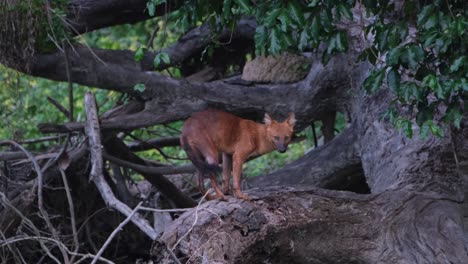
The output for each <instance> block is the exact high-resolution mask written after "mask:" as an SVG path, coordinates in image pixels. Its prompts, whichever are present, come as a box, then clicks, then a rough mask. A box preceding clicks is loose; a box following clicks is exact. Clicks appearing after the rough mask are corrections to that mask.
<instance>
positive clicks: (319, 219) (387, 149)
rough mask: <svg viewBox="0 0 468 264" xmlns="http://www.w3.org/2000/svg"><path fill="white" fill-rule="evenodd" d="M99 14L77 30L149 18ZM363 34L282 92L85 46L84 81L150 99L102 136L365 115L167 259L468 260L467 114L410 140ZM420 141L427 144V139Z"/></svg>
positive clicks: (209, 217) (52, 74) (183, 238)
mask: <svg viewBox="0 0 468 264" xmlns="http://www.w3.org/2000/svg"><path fill="white" fill-rule="evenodd" d="M74 2H75V3H78V2H79V3H81V4H84V3H88V1H79V0H76V1H74ZM107 2H113V3H117V2H118V3H120V4H121V5H122V6H121V7H120V8H119V9H120V10H125V9H126V8H133V6H131V5H130V3H138V6H136V7H135V8H136V9H138V8H139V9H140V10H141V9H142V7H141V5H142V4H143V2H142V1H130V2H128V3H127V2H125V1H120V0H113V1H106V3H107ZM124 2H125V3H124ZM89 3H90V2H89ZM91 5H94V7H93V10H90V12H89V13H87V14H88V15H87V16H88V18H85V17H86V14H84V15H83V14H82V17H81V18H83V19H84V20H86V22H82V23H81V22H80V21H81V20H80V19H79V18H74V17H72V18H71V19H74V20H76V21H77V22H76V25H75V26H76V28H81V29H80V30H82V31H78V32H84V31H87V30H92V29H95V28H99V27H101V26H107V25H109V24H110V23H113V24H118V23H123V22H125V21H126V22H132V21H133V20H132V19H134V20H140V19H145V15H141V14H140V15H141V16H138V15H135V16H134V17H133V18H125V19H123V20H120V19H119V18H117V16H116V15H111V17H104V18H103V21H95V22H92V21H91V20H92V19H91V18H90V17H91V16H93V14H97V13H99V12H100V8H101V7H102V6H101V7H100V4H98V3H94V2H93V3H91ZM143 8H144V7H143ZM132 10H133V9H132ZM101 11H102V10H101ZM93 12H94V13H93ZM132 12H133V11H132ZM115 14H118V12H117V13H115ZM88 20H89V21H88ZM80 23H81V24H80ZM356 25H357V24H356ZM356 25H354V26H353V25H351V24H349V25H345V26H349V28H348V27H345V28H346V29H348V31H349V40H350V45H349V51H348V52H347V54H346V55H337V56H335V57H334V58H332V59H331V60H330V62H329V63H328V64H327V65H323V64H322V63H321V62H320V59H319V58H318V56H315V57H313V60H312V66H311V70H310V73H309V74H308V76H307V77H306V78H305V79H304V80H303V81H301V82H298V83H292V84H281V85H274V84H253V85H249V86H247V85H241V84H239V83H242V82H239V80H238V79H236V78H238V77H234V78H231V79H227V80H219V81H214V82H191V81H188V80H185V79H174V78H170V77H167V76H163V75H161V74H158V73H155V72H150V71H148V70H152V69H151V68H148V66H145V65H146V64H147V60H148V59H149V58H151V56H154V55H155V54H148V55H146V57H145V58H144V60H143V63H136V62H134V58H133V53H132V52H130V51H108V50H100V49H88V48H86V47H83V46H76V47H75V53H72V54H70V63H71V66H72V67H71V72H72V76H73V81H74V82H77V83H80V84H84V85H89V86H97V87H100V88H103V89H108V90H115V91H120V92H126V93H130V94H133V95H135V96H136V97H138V98H139V99H141V101H143V102H144V103H141V104H137V105H138V106H137V107H136V108H135V104H134V103H131V104H129V105H128V106H124V107H122V109H123V112H121V114H115V115H113V116H108V117H106V118H105V119H103V120H102V124H101V125H102V129H103V130H107V131H109V130H110V131H113V130H132V129H135V128H140V127H145V126H150V125H154V124H163V123H167V122H171V121H176V120H182V119H185V118H187V117H188V116H189V115H190V114H191V113H193V112H195V111H198V110H202V109H205V108H208V107H215V108H219V109H224V110H227V111H230V112H233V113H235V114H237V115H240V116H244V117H249V118H251V119H256V120H259V119H260V118H261V116H263V113H264V112H265V111H266V112H270V113H273V114H274V115H278V116H280V117H281V116H283V117H284V116H285V114H286V113H288V112H290V111H294V112H295V113H296V118H297V119H298V123H297V127H296V129H297V131H301V130H302V129H303V128H304V127H306V126H307V125H308V124H310V123H311V122H312V121H315V120H320V119H323V118H324V116H326V113H329V112H334V111H342V110H343V109H345V108H346V109H348V110H349V115H350V116H351V117H352V118H351V120H352V122H351V124H349V127H348V128H347V129H346V130H345V131H344V132H343V133H342V134H340V135H337V136H336V137H335V138H333V139H331V135H332V133H328V132H330V131H328V132H327V134H328V135H327V138H328V139H329V140H330V141H329V142H327V143H326V144H325V145H323V146H321V147H319V148H317V149H315V150H313V151H311V152H310V153H308V154H306V155H305V156H304V157H302V158H300V159H299V160H297V161H295V162H292V163H291V164H289V165H287V166H285V167H284V168H282V169H280V170H278V171H276V172H272V173H270V174H268V175H264V176H260V177H258V178H255V179H251V180H248V181H247V185H248V186H250V187H251V188H252V189H251V190H250V191H247V193H248V194H249V195H250V196H252V197H254V199H253V201H252V202H247V201H241V200H237V199H233V198H230V199H229V200H228V201H226V202H224V201H210V202H206V203H203V204H201V205H199V206H196V207H195V208H193V209H192V210H190V211H188V212H186V213H185V214H183V215H182V216H180V217H179V218H178V219H177V220H175V221H174V222H173V223H172V224H171V225H170V226H169V228H168V229H167V230H166V231H165V232H164V235H163V236H162V237H160V238H159V239H158V240H157V241H156V242H155V245H154V247H153V252H152V253H153V257H154V260H155V261H156V262H158V263H172V262H176V261H175V258H179V259H180V260H181V261H183V262H184V263H257V262H267V263H468V249H467V244H466V242H465V232H464V229H463V220H464V218H463V217H464V215H463V213H464V211H466V208H464V206H465V205H466V202H465V200H466V195H465V192H466V191H465V190H466V189H467V188H465V187H466V186H468V184H467V182H468V181H467V180H468V174H467V172H468V162H467V160H468V129H467V126H466V125H467V123H466V122H467V120H466V117H465V118H464V120H463V122H462V127H461V129H459V130H452V131H450V132H449V133H446V134H447V136H445V137H442V138H437V137H429V138H428V139H427V140H422V139H420V138H418V137H417V136H416V137H414V138H407V137H406V136H404V135H403V134H402V133H400V132H399V131H397V130H396V129H395V128H394V127H392V126H391V125H390V124H388V123H387V122H386V121H385V120H383V119H382V118H381V113H382V112H383V111H384V110H385V109H387V108H388V106H389V103H390V101H391V100H392V99H393V96H392V94H391V93H390V91H389V90H388V89H385V87H383V89H382V91H381V92H379V93H377V94H375V95H368V94H366V93H365V92H364V91H362V90H361V89H360V87H361V85H362V83H363V80H364V79H365V78H366V77H367V75H368V71H369V69H370V65H369V63H367V62H356V61H357V54H359V52H360V51H362V50H363V49H364V48H365V47H367V46H368V40H367V39H365V38H363V37H362V30H361V27H360V26H359V25H357V26H356ZM252 29H254V26H253V27H252V24H251V23H246V24H245V25H239V26H238V28H237V32H244V33H239V36H242V37H246V38H251V36H252V35H253V31H252ZM353 31H355V32H353ZM206 32H207V31H205V28H204V27H203V26H202V27H200V28H198V29H194V30H193V31H191V33H188V34H187V35H186V39H185V41H184V38H182V39H181V40H180V41H179V42H177V43H176V44H174V46H172V47H173V49H170V48H168V49H167V51H168V52H169V53H170V56H171V61H173V60H172V58H175V59H176V61H177V60H179V61H184V60H185V59H187V58H190V57H191V56H192V55H193V54H196V53H197V52H198V51H199V49H200V48H202V47H205V46H206V45H208V43H209V42H207V41H206V40H205V41H202V39H203V36H206V35H205V33H206ZM190 34H192V35H190ZM181 47H186V48H189V50H188V51H187V52H183V55H182V56H181V57H179V59H177V57H176V54H175V51H176V50H178V49H179V48H181ZM173 56H175V57H173ZM63 63H64V62H63V60H62V54H60V53H56V54H37V55H36V56H35V62H33V65H32V67H31V74H33V75H35V76H41V77H45V78H49V79H53V80H61V81H63V80H66V72H65V67H63V65H64V64H63ZM162 67H167V65H165V66H162ZM138 83H144V84H145V91H143V92H141V93H139V92H136V91H134V90H133V87H134V85H135V84H138ZM384 83H385V82H384ZM129 109H131V110H129ZM275 118H276V116H275ZM46 128H47V129H44V130H43V131H44V132H56V131H73V130H82V129H83V123H67V124H63V125H60V126H48V127H46ZM328 128H330V127H329V126H328ZM413 130H414V131H415V133H414V134H415V135H417V134H418V133H417V132H418V131H417V130H418V129H417V128H416V127H415V128H413ZM107 131H105V133H107ZM110 133H113V132H110ZM109 138H110V140H109V141H108V142H105V143H104V145H105V147H106V150H107V151H108V152H110V153H111V154H112V155H114V156H117V157H119V158H122V159H126V160H130V161H133V162H134V163H139V164H140V165H141V164H144V161H142V160H141V159H139V158H138V157H136V156H134V155H133V154H131V153H130V152H129V151H128V149H127V148H126V146H125V145H124V144H123V143H122V142H118V141H116V139H115V137H109ZM328 139H327V141H328ZM122 149H124V150H125V151H120V150H122ZM119 154H120V155H119ZM122 156H123V157H122ZM145 178H146V179H147V180H148V181H150V182H151V183H152V184H153V185H154V186H156V187H158V188H159V189H160V190H161V191H162V192H164V193H165V194H166V195H167V196H169V197H171V198H172V200H173V201H174V202H175V203H176V204H178V205H180V206H192V205H194V201H192V200H191V199H190V198H189V197H186V196H185V195H184V194H182V193H180V192H179V191H178V190H177V189H176V187H175V186H174V185H173V184H172V183H170V182H169V181H168V180H167V179H166V178H164V176H163V175H161V174H153V175H149V174H146V175H145ZM356 178H359V179H364V180H365V181H364V182H361V183H360V184H362V185H365V187H366V188H367V191H363V193H367V194H357V193H352V192H349V190H351V188H348V187H346V186H348V185H349V183H350V182H352V181H354V179H356ZM361 187H362V186H361ZM323 188H329V189H343V190H345V191H336V190H325V189H323ZM346 190H348V191H346ZM369 193H370V194H369Z"/></svg>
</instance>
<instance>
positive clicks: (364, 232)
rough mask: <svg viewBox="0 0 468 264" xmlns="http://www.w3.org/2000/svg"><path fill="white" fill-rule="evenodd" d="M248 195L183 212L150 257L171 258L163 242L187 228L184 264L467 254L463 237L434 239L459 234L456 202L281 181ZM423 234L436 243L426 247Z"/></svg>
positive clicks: (462, 257)
mask: <svg viewBox="0 0 468 264" xmlns="http://www.w3.org/2000/svg"><path fill="white" fill-rule="evenodd" d="M250 194H252V193H250ZM256 196H257V197H259V199H258V200H254V201H253V202H252V203H249V202H245V201H240V200H237V199H230V200H228V201H227V202H220V201H212V202H207V203H205V204H203V205H202V206H201V207H200V208H199V210H198V211H196V210H195V209H192V210H191V211H190V212H187V213H185V214H183V215H182V216H181V217H179V218H178V219H177V220H176V221H174V222H173V223H172V224H171V226H170V227H169V228H168V230H167V231H166V232H165V233H164V235H163V236H162V237H161V239H160V240H159V241H158V243H156V244H155V246H154V248H153V252H152V254H153V256H154V258H155V259H154V260H155V261H156V262H158V263H171V261H170V259H169V256H168V255H167V253H166V251H165V250H164V249H165V247H169V248H173V247H174V246H175V244H176V241H178V240H179V239H180V238H181V237H182V235H184V234H186V233H187V232H188V235H186V236H185V237H184V238H183V240H182V243H180V244H179V246H177V247H176V248H175V249H174V250H175V253H177V254H178V256H179V258H180V260H181V261H182V262H184V263H200V262H201V260H202V259H203V260H204V261H208V262H217V263H260V262H265V261H268V262H269V263H392V264H393V263H408V262H407V260H411V263H427V262H434V263H445V262H452V263H465V262H466V261H468V257H467V254H466V252H467V251H466V248H465V247H464V244H460V243H457V244H453V245H452V244H450V245H449V244H442V243H443V242H442V241H445V236H447V237H450V238H453V239H455V240H456V241H460V240H463V231H462V230H461V227H460V225H461V224H462V223H461V221H460V219H459V218H457V217H456V215H457V214H458V212H457V207H458V201H452V200H445V199H442V198H441V197H438V196H431V195H427V194H421V193H412V192H411V191H403V190H402V191H392V192H386V193H383V194H380V195H357V194H353V193H348V192H337V191H326V190H321V189H314V188H310V187H309V188H304V187H284V186H283V187H279V188H274V189H269V190H263V191H256ZM414 212H419V213H418V214H415V213H414ZM431 214H435V218H433V217H434V215H431ZM221 219H222V220H221ZM431 219H433V220H435V221H437V223H438V224H437V228H436V229H433V226H434V225H433V224H432V223H431V222H432V220H431ZM402 225H404V226H406V227H407V228H403V229H402V228H401V226H402ZM192 226H193V228H192V229H191V227H192ZM208 226H209V227H208ZM415 234H416V235H415ZM417 234H419V235H417ZM427 240H436V241H440V242H441V243H438V242H437V243H436V244H437V246H436V247H433V248H431V247H428V246H427ZM402 245H404V246H402ZM291 260H294V261H291Z"/></svg>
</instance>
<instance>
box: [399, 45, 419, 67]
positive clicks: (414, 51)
mask: <svg viewBox="0 0 468 264" xmlns="http://www.w3.org/2000/svg"><path fill="white" fill-rule="evenodd" d="M404 52H405V53H404V55H405V56H404V57H403V58H404V59H406V62H407V63H408V66H409V67H410V68H411V69H413V70H415V69H416V68H417V67H418V64H419V62H421V61H422V60H423V59H424V51H423V49H421V47H419V46H416V45H414V44H411V45H409V46H407V47H405V50H404ZM402 55H403V54H402Z"/></svg>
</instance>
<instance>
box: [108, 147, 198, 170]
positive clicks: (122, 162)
mask: <svg viewBox="0 0 468 264" xmlns="http://www.w3.org/2000/svg"><path fill="white" fill-rule="evenodd" d="M103 158H104V159H106V160H108V161H110V162H112V163H115V164H117V165H120V166H123V167H127V168H130V169H132V170H135V171H136V172H139V173H148V174H163V175H170V174H181V173H193V172H195V167H194V166H193V165H192V164H187V165H181V166H164V167H150V166H143V165H138V164H135V163H131V162H128V161H125V160H121V159H118V158H116V157H113V156H111V155H109V154H107V153H105V152H104V153H103Z"/></svg>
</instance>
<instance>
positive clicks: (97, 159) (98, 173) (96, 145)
mask: <svg viewBox="0 0 468 264" xmlns="http://www.w3.org/2000/svg"><path fill="white" fill-rule="evenodd" d="M85 109H86V128H85V131H86V134H87V135H88V140H89V148H90V152H91V161H92V167H91V172H90V178H91V180H92V181H93V182H94V184H95V185H96V187H97V189H98V190H99V192H100V193H101V196H102V198H103V200H104V201H105V202H106V204H107V205H108V206H110V207H112V208H114V209H116V210H118V211H119V212H121V213H122V214H124V215H126V216H129V215H130V214H132V210H131V209H130V208H129V207H128V206H127V205H125V204H124V203H122V202H121V201H119V200H118V199H116V198H115V196H114V194H113V193H112V190H111V189H110V187H109V185H108V184H107V182H106V181H105V180H104V177H103V175H102V171H103V168H104V167H103V161H102V145H101V135H100V128H99V120H98V116H97V109H96V100H95V98H94V96H93V94H92V93H90V92H87V93H86V95H85ZM131 220H132V222H133V223H134V224H135V225H136V226H137V227H138V228H140V230H141V231H143V232H144V233H145V234H146V235H148V236H149V237H150V238H151V239H155V238H156V232H155V231H154V229H153V228H152V227H151V226H150V225H149V223H148V221H146V219H144V218H142V217H141V216H140V215H139V214H136V215H135V216H133V217H132V218H131Z"/></svg>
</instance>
